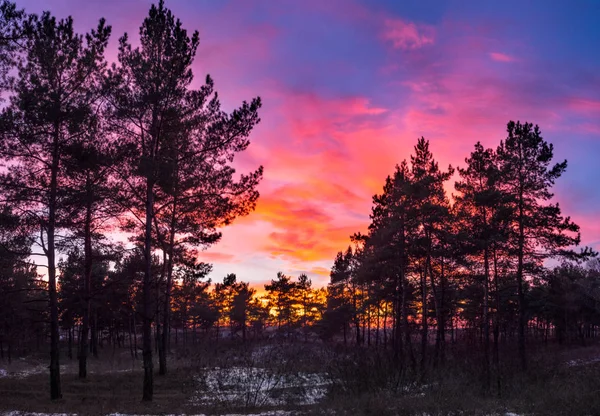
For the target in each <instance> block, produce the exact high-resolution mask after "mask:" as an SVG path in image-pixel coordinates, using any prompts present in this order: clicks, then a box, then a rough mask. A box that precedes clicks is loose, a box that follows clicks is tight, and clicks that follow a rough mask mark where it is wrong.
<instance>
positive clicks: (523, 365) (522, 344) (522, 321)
mask: <svg viewBox="0 0 600 416" xmlns="http://www.w3.org/2000/svg"><path fill="white" fill-rule="evenodd" d="M523 203H524V202H523V185H522V182H521V185H520V189H519V246H518V251H517V256H518V266H517V296H518V303H519V332H518V338H519V339H518V341H519V358H520V359H521V369H522V370H523V371H525V370H526V369H527V356H526V351H525V325H526V316H525V294H524V293H523V257H524V255H525V253H524V251H525V229H524V221H525V218H524V212H523Z"/></svg>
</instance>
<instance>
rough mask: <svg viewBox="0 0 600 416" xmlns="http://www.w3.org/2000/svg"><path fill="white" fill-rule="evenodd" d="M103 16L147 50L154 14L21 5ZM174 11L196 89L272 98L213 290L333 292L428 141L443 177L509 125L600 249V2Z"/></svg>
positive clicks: (348, 3) (97, 4) (105, 3)
mask: <svg viewBox="0 0 600 416" xmlns="http://www.w3.org/2000/svg"><path fill="white" fill-rule="evenodd" d="M18 4H19V5H20V6H21V7H25V8H26V10H27V11H29V12H40V11H41V10H42V9H49V10H51V11H52V12H53V13H54V14H55V15H57V16H58V17H66V16H67V15H69V14H70V15H72V16H73V17H74V19H75V25H76V28H77V29H78V30H79V31H87V30H89V29H90V28H92V27H93V26H95V24H96V23H97V20H98V19H99V18H100V17H105V18H106V19H107V21H108V23H109V24H111V25H112V26H113V37H112V39H111V47H110V49H109V53H108V59H109V60H114V59H115V57H116V45H117V39H118V38H119V37H120V36H121V35H122V34H123V33H124V32H128V33H129V34H130V38H131V39H132V40H134V41H135V40H136V39H137V33H138V28H139V26H140V24H141V22H142V20H143V18H144V17H145V15H146V14H147V12H148V8H149V6H150V4H151V2H150V1H145V0H144V1H141V0H45V1H39V0H27V1H22V0H19V1H18ZM166 6H167V7H169V8H171V9H172V10H173V12H174V13H175V15H176V16H178V17H179V18H180V19H181V20H182V22H183V25H184V27H186V28H187V29H188V30H189V31H190V32H191V31H193V30H194V29H197V30H199V32H200V40H201V43H200V48H199V50H198V55H197V58H196V61H195V64H194V70H195V75H196V77H197V80H198V83H200V82H202V81H203V79H204V77H205V75H206V74H207V73H209V74H210V75H211V76H212V77H213V78H214V80H215V86H216V89H217V90H218V91H219V94H220V96H221V100H222V102H223V105H224V107H225V108H226V109H229V110H230V109H233V108H234V107H236V106H238V105H239V104H240V103H241V101H242V100H244V99H246V100H249V99H251V98H252V97H254V96H260V97H261V98H262V99H263V108H262V111H261V119H262V121H261V123H260V125H259V126H258V127H257V128H256V130H255V131H254V132H253V133H252V136H251V141H252V144H251V146H250V147H249V149H248V150H247V151H246V152H245V154H244V155H243V156H240V158H239V159H238V160H237V162H236V163H237V165H238V166H239V169H240V170H241V171H244V170H245V171H248V170H250V169H254V168H256V167H257V166H258V165H261V164H262V165H264V168H265V176H264V181H263V182H262V184H261V186H260V192H261V197H260V200H259V202H258V206H257V209H256V211H255V212H254V213H252V214H251V215H249V216H248V217H245V218H241V219H238V220H237V221H236V222H235V223H234V224H233V225H232V226H230V227H228V228H226V229H224V230H223V234H224V237H223V240H222V241H221V242H220V243H219V244H218V245H216V246H214V247H212V248H211V249H210V250H208V251H207V252H206V253H204V254H203V255H202V259H204V260H206V261H209V262H211V263H213V264H214V272H213V274H212V275H211V277H212V278H213V279H216V280H221V279H222V277H223V276H224V275H225V274H227V273H231V272H234V273H236V274H237V275H238V278H239V279H241V280H244V281H250V282H253V283H254V284H260V283H264V282H266V281H268V280H270V279H272V278H274V277H275V275H276V273H277V271H283V272H284V273H286V274H291V275H293V276H297V275H298V274H299V273H301V272H306V273H307V274H309V276H311V277H312V279H313V282H315V283H316V284H317V285H322V284H325V283H326V282H327V281H328V276H329V269H330V267H331V265H332V263H333V258H334V256H335V254H336V252H337V251H340V250H343V249H345V247H347V245H348V244H349V235H350V234H352V233H354V232H357V231H365V230H366V227H367V225H368V222H369V218H368V215H369V212H370V207H371V196H372V195H373V194H374V193H378V192H380V191H381V188H382V186H383V183H384V180H385V177H386V176H387V175H388V174H389V173H391V172H392V170H393V168H394V165H395V164H396V163H399V162H400V161H402V160H403V159H405V158H408V157H409V156H410V153H411V150H412V147H413V146H414V144H415V143H416V140H417V138H418V137H420V136H424V137H425V138H426V139H429V140H430V142H431V148H432V151H433V153H434V155H435V157H436V158H437V159H438V160H439V162H440V163H441V165H442V166H446V165H448V164H452V165H453V166H456V165H461V164H463V163H464V158H465V157H466V156H467V155H468V153H469V152H470V151H471V149H472V148H473V145H474V144H475V142H476V141H478V140H480V141H481V142H482V143H483V144H484V145H487V146H494V147H495V146H497V145H498V143H499V142H500V140H501V139H502V138H504V135H505V126H506V122H507V121H508V120H510V119H514V120H521V121H530V122H534V123H537V124H539V125H540V127H541V130H542V133H543V136H544V137H545V139H546V140H548V141H550V142H552V143H553V144H554V146H555V155H556V157H557V161H558V159H560V160H562V159H564V158H566V159H567V160H568V161H569V167H568V169H567V173H566V174H565V175H564V177H563V178H561V180H559V182H558V184H557V186H556V188H555V189H556V196H557V199H558V201H559V202H560V203H561V205H562V207H563V210H564V213H565V214H567V215H570V216H571V217H572V218H573V219H574V220H575V221H576V222H577V223H579V224H580V225H581V226H582V239H583V243H584V244H587V245H591V246H593V247H595V248H596V249H600V222H599V221H598V218H600V184H599V183H598V182H599V179H600V157H599V156H600V25H599V24H598V19H599V18H600V2H599V1H592V0H590V1H583V0H581V1H571V2H567V1H563V2H558V1H527V0H525V1H524V0H520V1H503V2H482V1H462V0H461V1H428V0H419V1H366V0H365V1H353V0H344V1H332V0H316V1H306V0H303V1H300V0H296V1H276V0H263V1H241V0H240V1H199V0H194V1H191V0H190V1H183V0H167V1H166Z"/></svg>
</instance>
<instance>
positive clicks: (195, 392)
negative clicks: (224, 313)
mask: <svg viewBox="0 0 600 416" xmlns="http://www.w3.org/2000/svg"><path fill="white" fill-rule="evenodd" d="M348 351H349V350H339V349H333V348H329V347H325V346H323V345H322V344H308V345H307V344H303V343H301V342H300V343H297V344H293V345H290V344H283V345H277V346H274V345H255V346H253V347H244V348H240V347H239V346H238V347H235V346H225V345H224V346H222V347H220V348H219V349H218V351H216V352H215V351H212V350H211V351H210V352H209V349H208V348H207V347H204V348H200V349H197V350H195V351H194V352H190V351H187V352H185V353H183V352H180V351H174V354H173V355H172V356H171V357H170V362H169V364H170V367H169V372H168V374H167V375H166V376H158V375H155V377H154V383H155V384H154V400H153V402H152V403H143V402H141V400H140V396H141V387H142V377H143V372H142V368H141V360H139V359H138V360H134V359H132V358H131V357H130V355H129V352H128V351H122V350H116V351H113V350H111V351H107V350H104V351H102V358H100V359H97V358H90V360H89V375H88V378H87V379H86V380H80V379H78V377H77V360H76V359H73V360H69V359H68V358H64V357H63V361H62V362H63V364H62V365H61V373H62V374H61V381H62V392H63V399H61V400H59V401H55V402H51V401H50V400H49V399H48V384H49V376H48V372H47V371H48V370H47V364H46V361H45V358H46V357H45V355H44V356H29V357H22V358H17V359H15V360H13V361H12V362H11V363H10V364H8V363H7V362H5V361H0V415H2V416H21V415H35V416H46V415H54V416H56V415H67V414H69V415H70V414H78V415H114V416H125V415H154V414H172V415H174V414H179V415H183V414H186V415H228V416H231V415H255V416H258V415H260V416H295V415H332V416H333V415H377V416H385V415H419V416H430V415H431V416H433V415H482V416H483V415H490V416H491V415H494V416H495V415H497V416H508V415H513V416H525V415H532V416H534V415H598V414H600V383H599V380H600V345H597V344H596V345H592V346H587V347H573V346H571V347H570V348H564V347H558V346H549V347H543V348H542V347H540V348H537V349H535V350H534V348H531V349H530V351H531V354H530V369H529V371H528V372H527V373H525V374H522V373H521V372H519V371H516V370H514V368H513V367H512V365H513V363H512V361H511V360H510V359H509V358H508V357H509V356H511V355H510V352H505V353H504V355H505V358H506V359H505V362H506V363H505V364H504V365H505V366H504V367H503V369H502V371H501V373H502V376H501V378H500V383H501V394H500V395H498V394H497V390H496V389H495V387H493V388H492V392H491V393H486V392H485V391H484V390H483V389H482V377H481V371H480V368H478V365H477V362H478V361H477V360H478V358H477V357H476V355H477V354H474V355H473V354H471V356H472V359H471V360H462V361H461V360H458V359H456V358H453V357H450V358H449V360H448V361H449V364H448V365H447V366H446V367H445V369H444V370H440V369H437V370H435V369H433V368H432V369H431V370H430V372H429V375H428V377H427V380H422V381H420V382H416V381H414V380H413V379H411V380H410V381H409V380H408V379H407V378H406V377H405V375H403V374H396V375H390V373H391V372H390V371H389V369H390V362H389V361H385V360H382V359H381V358H377V357H379V356H377V357H375V356H374V355H373V354H371V352H370V351H367V352H366V351H365V350H363V352H362V353H356V352H348ZM458 353H459V351H457V352H456V357H459V356H460V357H462V356H463V354H464V352H463V353H461V354H460V355H459V354H458ZM492 378H493V380H492V381H493V385H494V386H496V383H497V381H498V379H497V378H496V377H495V376H493V377H492Z"/></svg>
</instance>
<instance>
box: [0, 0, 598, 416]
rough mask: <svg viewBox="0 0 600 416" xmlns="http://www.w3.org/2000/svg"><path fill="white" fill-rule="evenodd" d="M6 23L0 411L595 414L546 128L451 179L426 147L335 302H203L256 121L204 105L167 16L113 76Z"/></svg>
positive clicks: (211, 87)
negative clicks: (205, 256)
mask: <svg viewBox="0 0 600 416" xmlns="http://www.w3.org/2000/svg"><path fill="white" fill-rule="evenodd" d="M1 1H2V2H1V3H0V88H1V94H2V95H1V97H0V98H1V99H2V101H1V103H0V107H1V113H0V263H1V266H0V412H1V411H11V410H17V409H18V410H21V411H23V412H27V411H36V412H40V411H41V412H50V413H52V412H60V413H64V412H67V413H79V414H108V413H110V412H125V411H128V412H132V413H164V412H171V413H172V412H176V411H180V412H186V413H187V412H196V413H198V411H201V412H206V413H210V414H224V413H225V412H229V411H234V410H235V411H237V412H243V413H247V412H250V411H280V412H283V413H261V414H265V415H266V414H273V415H275V414H375V413H379V414H504V413H502V412H508V411H509V410H511V411H519V412H523V414H596V412H599V411H600V401H599V400H598V398H597V390H595V389H594V383H595V382H597V380H598V376H599V374H598V370H599V368H598V366H597V365H595V364H594V363H595V362H597V361H598V357H600V355H598V354H599V352H598V351H599V350H598V349H597V348H596V346H597V344H598V343H597V340H598V336H599V335H600V261H599V260H598V259H597V258H596V257H597V253H596V252H595V251H594V250H593V249H592V248H590V247H582V246H581V235H580V227H579V226H578V225H577V224H576V223H575V222H574V221H572V220H571V218H570V217H569V216H568V213H563V211H562V209H561V206H560V205H559V204H558V203H557V202H556V200H555V198H554V194H553V187H554V185H555V183H556V181H559V180H560V178H561V176H562V175H563V174H564V173H565V172H566V170H567V161H566V160H562V159H561V158H560V155H555V154H554V148H553V146H552V144H551V143H549V142H548V141H546V140H545V139H544V138H543V136H542V132H541V129H540V127H538V126H537V125H535V124H532V123H530V122H520V121H508V123H507V124H506V129H505V138H504V139H502V140H500V141H499V142H498V143H497V146H496V147H494V148H486V147H484V146H483V145H482V144H481V143H479V142H478V143H473V147H472V150H471V153H470V154H467V155H464V162H463V163H461V164H460V165H458V166H456V167H453V166H448V167H446V168H444V167H442V166H440V165H439V163H438V162H437V161H436V158H435V157H434V153H433V152H434V151H435V150H436V149H435V148H433V146H430V142H429V141H428V140H427V139H425V138H423V137H421V138H419V139H418V140H416V144H415V145H414V148H413V151H412V154H411V155H410V156H409V158H407V159H405V160H402V161H400V160H399V161H398V164H397V165H396V167H395V169H394V170H393V171H392V172H390V173H389V176H388V177H387V178H385V180H382V183H381V192H380V193H378V194H376V195H374V196H373V198H372V208H371V212H370V214H369V213H364V214H365V216H366V215H367V214H369V225H368V229H367V231H366V233H362V232H356V233H355V234H353V235H352V236H348V246H347V248H345V247H340V252H339V253H338V254H337V256H335V258H332V259H331V261H332V264H333V266H332V268H331V272H330V281H329V283H328V284H327V286H326V287H316V285H314V284H313V282H312V281H311V279H310V278H309V276H308V275H307V274H306V273H299V274H298V275H296V276H291V275H287V274H285V273H283V272H280V273H278V274H277V275H276V276H268V277H266V278H268V279H272V280H271V282H270V283H268V284H265V285H264V286H256V285H253V284H251V282H249V281H243V279H240V278H239V277H238V276H236V274H233V273H230V274H228V275H226V276H224V277H223V278H222V280H217V281H214V282H213V281H211V279H210V278H208V276H209V274H210V273H211V272H212V265H211V264H209V263H205V262H202V261H200V260H199V253H200V252H201V251H202V250H205V249H207V248H208V247H211V246H213V245H217V244H218V243H219V241H220V240H221V237H222V233H224V232H227V226H228V225H230V224H231V223H233V222H234V221H235V220H236V219H237V218H240V217H244V216H249V215H252V212H253V211H254V210H255V207H256V205H257V204H259V203H260V198H259V192H258V188H259V185H260V183H261V180H262V179H263V175H268V174H269V173H268V170H263V167H262V166H256V167H255V168H254V169H253V170H250V171H246V172H242V173H240V172H239V171H238V170H239V165H238V164H236V160H237V159H236V156H238V155H239V154H241V153H242V152H244V151H245V150H246V149H247V148H248V146H249V145H250V137H251V133H252V131H253V129H254V127H255V126H256V125H257V124H258V123H259V122H260V117H259V112H260V109H261V105H262V102H261V99H260V98H259V97H256V98H251V99H249V101H243V102H242V103H241V104H239V106H238V107H237V108H236V109H234V110H233V111H230V112H227V111H225V110H224V109H223V107H222V105H221V102H220V99H219V95H218V93H217V89H216V83H215V81H213V79H212V78H211V77H210V76H206V78H205V79H203V80H202V82H201V83H200V84H198V78H197V77H196V78H194V77H195V75H197V74H194V73H193V72H192V64H193V62H194V59H195V58H196V52H197V49H198V45H199V42H200V40H199V35H198V32H193V33H190V32H188V31H187V30H186V29H184V27H183V25H182V23H181V22H180V20H179V19H177V17H176V16H174V14H173V13H172V12H171V11H170V10H169V9H168V8H167V7H166V6H165V4H164V2H163V0H160V2H159V3H158V4H157V5H153V6H152V7H151V8H150V10H149V12H148V15H147V16H146V17H145V19H144V20H143V22H142V23H141V26H140V30H139V37H138V36H137V35H135V36H133V38H135V39H130V37H129V36H128V35H127V34H123V35H122V36H121V37H120V38H119V40H118V42H119V49H118V56H117V59H116V61H115V62H108V61H107V58H106V56H105V51H106V48H107V45H108V42H109V39H110V38H111V36H112V28H111V26H110V25H109V23H108V22H106V21H105V20H104V19H100V20H99V22H98V24H97V26H96V27H95V28H93V29H91V30H90V31H88V32H86V33H77V32H76V31H75V29H74V22H73V19H71V18H66V19H58V18H56V17H54V16H53V15H52V13H50V12H44V13H43V14H40V15H36V14H29V13H26V11H25V10H22V9H20V8H19V6H18V5H16V4H14V3H12V2H11V1H9V0H1ZM192 85H200V86H199V87H198V88H193V87H192ZM499 127H502V126H499ZM400 159H401V158H400ZM382 179H383V178H382ZM565 357H567V358H565ZM561 360H562V361H561ZM31 363H39V366H38V367H40V368H41V370H39V371H37V370H36V369H37V368H38V367H35V368H33V369H31V368H29V367H22V368H21V367H19V366H26V365H30V364H31ZM31 365H33V364H31ZM31 365H30V367H31ZM582 368H585V369H582ZM580 369H581V370H580ZM28 371H29V372H28ZM184 380H185V381H184ZM180 385H181V387H179V386H180ZM567 385H573V386H576V387H573V388H571V389H569V388H566V386H567ZM596 385H597V384H596ZM114 386H121V387H120V388H122V389H123V390H122V392H121V393H119V392H117V391H116V390H119V388H117V389H116V390H115V387H114ZM28 391H35V395H28V393H26V392H28ZM200 391H202V392H203V393H202V394H200V398H197V399H195V400H190V399H189V398H190V397H191V396H193V395H194V394H196V395H198V394H199V393H198V392H200ZM98 392H101V393H98ZM32 394H33V393H32ZM184 396H185V399H184V398H183V397H184ZM140 401H141V403H142V404H140ZM140 406H142V407H140ZM153 406H154V407H153ZM173 409H174V410H173ZM240 409H241V410H240ZM327 409H329V410H331V412H330V413H326V412H327V411H328V410H327ZM319 412H325V413H319ZM453 412H462V413H453ZM7 414H8V413H7ZM11 414H20V413H11ZM23 414H28V413H23ZM506 414H508V413H506ZM513 414H514V413H513Z"/></svg>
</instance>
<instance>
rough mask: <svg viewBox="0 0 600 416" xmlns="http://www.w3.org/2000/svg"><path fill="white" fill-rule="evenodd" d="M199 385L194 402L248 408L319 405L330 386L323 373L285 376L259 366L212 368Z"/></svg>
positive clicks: (200, 377)
mask: <svg viewBox="0 0 600 416" xmlns="http://www.w3.org/2000/svg"><path fill="white" fill-rule="evenodd" d="M197 382H198V383H199V384H200V385H201V387H202V388H201V389H199V390H198V391H197V396H196V397H194V398H192V402H193V403H195V404H207V403H227V404H230V405H234V406H241V407H245V408H249V407H259V406H281V405H287V404H296V405H310V404H316V403H318V402H319V401H320V400H321V399H323V398H324V397H325V395H326V394H327V388H328V385H329V384H330V381H328V380H327V378H326V375H325V374H321V373H301V372H298V373H283V372H278V371H277V370H273V369H268V368H257V367H232V368H213V369H210V370H206V371H205V372H204V373H203V374H201V375H200V376H198V377H197ZM275 415H277V414H275Z"/></svg>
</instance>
